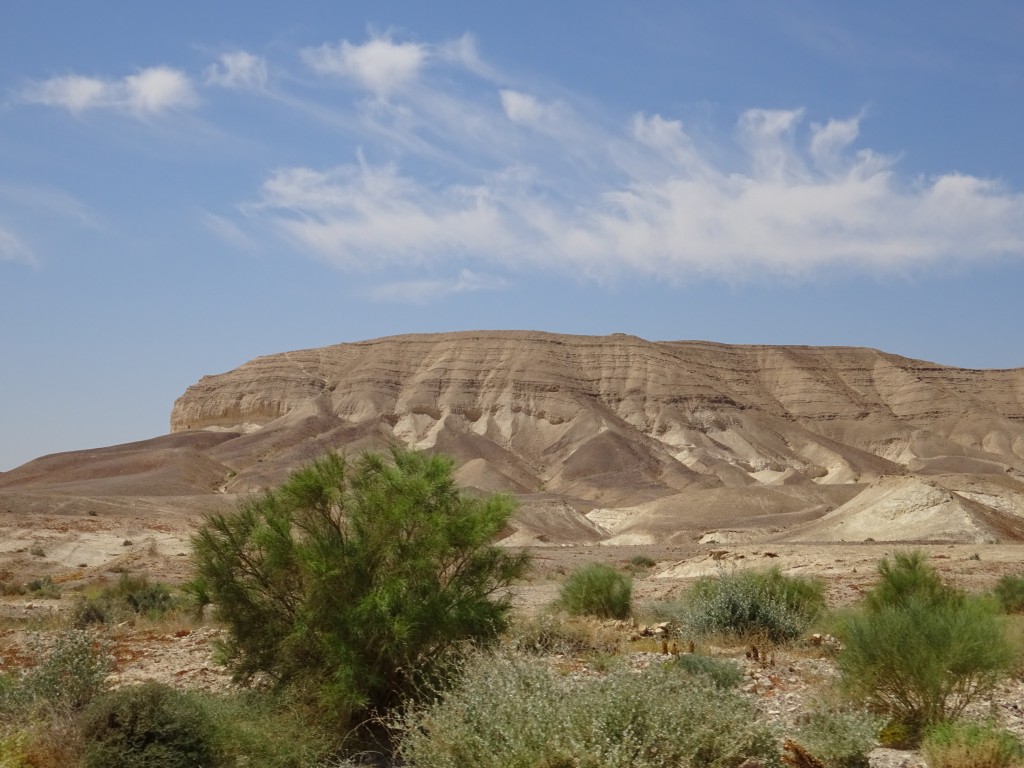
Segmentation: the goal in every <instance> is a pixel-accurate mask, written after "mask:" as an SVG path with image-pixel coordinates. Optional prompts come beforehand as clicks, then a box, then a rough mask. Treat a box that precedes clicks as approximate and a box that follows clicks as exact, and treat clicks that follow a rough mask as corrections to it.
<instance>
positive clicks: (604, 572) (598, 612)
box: [558, 563, 633, 619]
mask: <svg viewBox="0 0 1024 768" xmlns="http://www.w3.org/2000/svg"><path fill="white" fill-rule="evenodd" d="M632 597H633V579H632V578H631V577H629V576H626V575H625V574H622V573H619V572H618V571H616V570H615V569H614V568H611V567H609V566H607V565H601V564H599V563H591V564H590V565H585V566H583V567H582V568H578V569H576V570H575V571H573V572H572V573H570V574H569V576H568V578H567V579H566V580H565V583H564V584H562V589H561V591H560V592H559V597H558V603H559V605H560V606H561V607H562V608H564V609H565V610H566V611H568V612H569V613H571V614H573V615H574V616H597V617H599V618H605V619H609V618H611V619H624V618H626V617H627V616H629V611H630V604H631V601H632Z"/></svg>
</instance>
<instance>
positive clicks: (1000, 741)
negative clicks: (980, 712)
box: [921, 722, 1024, 768]
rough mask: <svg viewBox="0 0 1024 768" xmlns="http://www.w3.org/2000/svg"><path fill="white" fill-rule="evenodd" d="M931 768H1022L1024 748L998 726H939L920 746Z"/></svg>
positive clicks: (962, 723)
mask: <svg viewBox="0 0 1024 768" xmlns="http://www.w3.org/2000/svg"><path fill="white" fill-rule="evenodd" d="M921 751H922V752H923V753H924V756H925V758H926V759H927V761H928V765H929V768H1020V766H1022V765H1024V748H1022V746H1021V743H1020V741H1019V740H1018V739H1017V737H1016V736H1014V735H1013V734H1012V733H1010V732H1009V731H1006V730H1005V729H1003V728H1000V727H999V726H998V725H996V724H995V723H991V722H985V723H978V722H957V723H940V724H938V725H936V726H934V727H933V728H931V729H929V731H928V732H927V734H926V735H925V737H924V741H923V742H922V743H921Z"/></svg>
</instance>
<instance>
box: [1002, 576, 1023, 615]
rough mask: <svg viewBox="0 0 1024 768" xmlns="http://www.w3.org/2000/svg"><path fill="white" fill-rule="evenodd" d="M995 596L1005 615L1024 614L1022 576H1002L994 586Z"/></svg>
mask: <svg viewBox="0 0 1024 768" xmlns="http://www.w3.org/2000/svg"><path fill="white" fill-rule="evenodd" d="M995 596H996V599H997V600H998V601H999V604H1000V605H1001V606H1002V607H1003V610H1004V611H1005V612H1006V613H1024V576H1019V575H1016V574H1009V573H1008V574H1006V575H1005V576H1003V577H1002V578H1001V579H999V582H998V583H997V584H996V588H995Z"/></svg>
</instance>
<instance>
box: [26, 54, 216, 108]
mask: <svg viewBox="0 0 1024 768" xmlns="http://www.w3.org/2000/svg"><path fill="white" fill-rule="evenodd" d="M21 97H22V100H24V101H26V102H28V103H31V104H43V105H45V106H50V107H62V108H64V109H67V110H68V111H69V112H71V113H72V114H74V115H80V114H82V113H83V112H86V111H89V110H94V109H111V110H115V111H118V112H123V113H126V114H130V115H133V116H135V117H140V118H144V117H149V116H152V115H157V114H160V113H162V112H166V111H169V110H174V109H183V108H188V107H192V106H195V105H196V104H197V103H198V97H197V96H196V93H195V90H194V88H193V87H192V81H191V80H190V79H189V77H188V75H186V74H185V73H184V72H182V71H181V70H178V69H173V68H171V67H148V68H146V69H140V70H139V71H138V72H136V73H135V74H134V75H127V76H126V77H123V78H121V79H118V80H110V79H104V78H98V77H87V76H84V75H77V74H72V75H63V76H60V77H53V78H50V79H48V80H42V81H39V82H35V83H32V84H31V85H29V86H28V87H26V88H25V89H23V91H22V93H21Z"/></svg>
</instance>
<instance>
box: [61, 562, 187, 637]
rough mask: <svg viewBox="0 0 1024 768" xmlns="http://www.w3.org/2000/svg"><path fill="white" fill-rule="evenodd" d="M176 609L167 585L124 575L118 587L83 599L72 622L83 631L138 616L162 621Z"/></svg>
mask: <svg viewBox="0 0 1024 768" xmlns="http://www.w3.org/2000/svg"><path fill="white" fill-rule="evenodd" d="M175 607H176V603H175V599H174V596H173V595H172V594H171V590H170V589H169V588H168V586H167V585H166V584H162V583H160V582H151V581H150V580H149V579H148V578H147V577H146V576H132V575H130V574H127V573H124V574H121V578H120V579H119V580H118V582H117V584H116V585H114V586H112V587H106V588H104V589H103V591H102V592H100V594H99V595H98V596H97V597H92V598H90V597H86V596H84V595H82V596H80V597H79V598H78V601H77V602H76V604H75V607H74V609H73V610H72V615H71V616H72V618H71V620H72V622H73V623H74V625H75V626H76V627H79V628H84V627H87V626H89V625H90V624H107V623H111V622H119V621H126V620H129V619H135V618H139V617H145V618H148V619H160V618H162V617H163V616H165V615H166V614H167V613H168V612H169V611H171V610H172V609H173V608H175Z"/></svg>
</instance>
